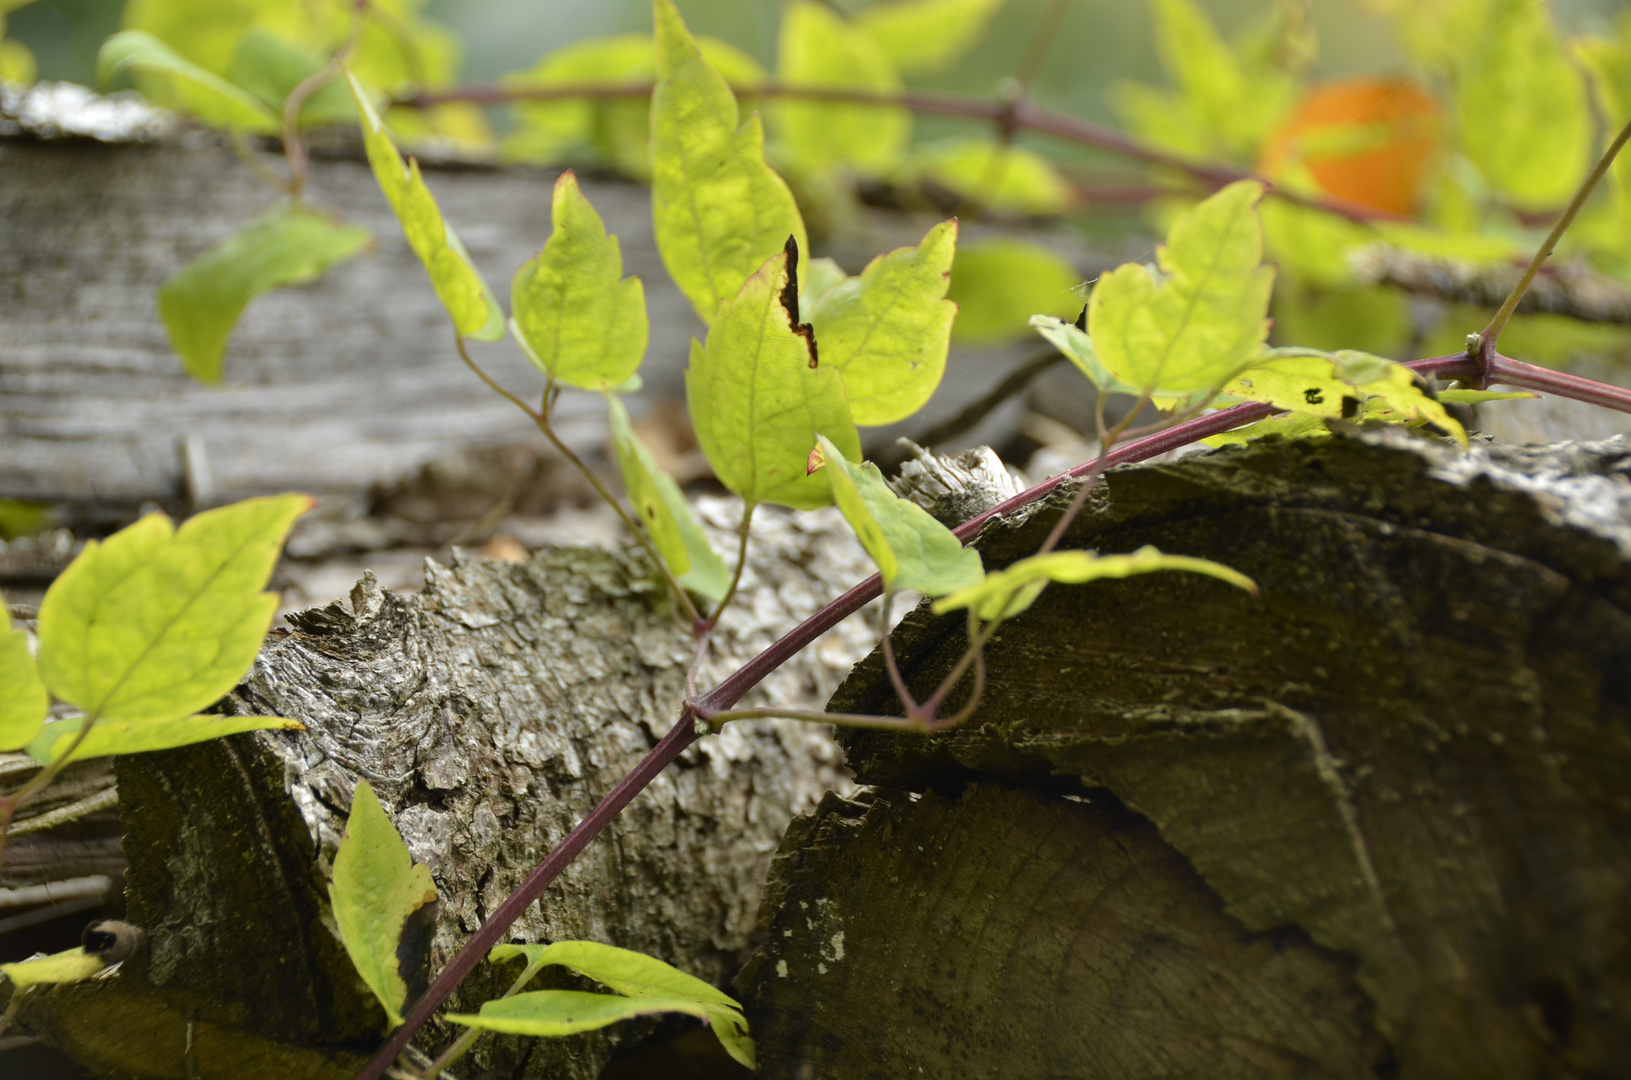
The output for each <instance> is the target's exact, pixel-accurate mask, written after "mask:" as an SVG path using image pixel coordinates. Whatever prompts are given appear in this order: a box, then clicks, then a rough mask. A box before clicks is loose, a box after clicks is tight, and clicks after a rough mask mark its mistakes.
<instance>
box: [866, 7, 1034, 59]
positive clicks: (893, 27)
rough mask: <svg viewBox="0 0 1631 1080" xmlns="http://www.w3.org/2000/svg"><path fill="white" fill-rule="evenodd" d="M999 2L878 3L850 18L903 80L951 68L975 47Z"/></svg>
mask: <svg viewBox="0 0 1631 1080" xmlns="http://www.w3.org/2000/svg"><path fill="white" fill-rule="evenodd" d="M1002 2H1003V0H883V2H882V3H873V4H868V5H867V6H866V7H864V8H862V9H861V10H860V11H858V12H856V14H855V24H856V25H857V26H859V27H860V28H861V29H863V30H865V31H866V32H867V33H869V34H871V35H872V38H873V40H875V41H876V42H877V43H878V44H879V46H881V47H882V48H883V51H884V52H885V53H886V54H888V56H889V58H890V59H891V60H893V61H894V62H895V67H897V68H898V69H900V71H901V72H903V73H905V74H908V75H915V74H918V73H921V72H929V71H940V70H942V69H944V68H947V67H950V66H951V65H952V64H953V63H955V62H956V61H957V60H958V59H959V58H960V57H961V56H962V55H963V54H964V53H966V52H968V50H969V49H971V48H973V47H974V45H975V44H976V43H977V42H979V40H980V35H981V33H983V32H984V30H985V27H986V23H988V22H989V21H990V20H991V16H992V15H994V14H996V12H997V9H998V8H1000V7H1002Z"/></svg>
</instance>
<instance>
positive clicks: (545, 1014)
mask: <svg viewBox="0 0 1631 1080" xmlns="http://www.w3.org/2000/svg"><path fill="white" fill-rule="evenodd" d="M659 1013H689V1014H690V1015H692V1016H695V1017H697V1018H698V1019H700V1020H706V1019H708V1015H709V1013H708V1008H707V1007H706V1006H704V1005H702V1004H700V1003H699V1002H695V1001H685V1000H683V999H680V998H663V997H623V996H622V995H620V994H590V993H585V992H584V991H582V990H533V991H530V992H528V993H525V994H516V995H514V996H513V997H507V998H498V999H497V1000H494V1001H488V1002H485V1003H484V1004H483V1005H482V1007H481V1012H479V1013H449V1014H448V1016H447V1017H446V1019H448V1020H450V1021H452V1022H453V1023H455V1024H463V1025H464V1026H465V1027H471V1028H476V1029H477V1030H480V1031H500V1032H503V1033H504V1034H506V1035H533V1036H556V1037H558V1036H561V1035H575V1034H577V1033H578V1032H580V1031H594V1030H595V1029H596V1028H603V1027H606V1026H607V1025H608V1024H615V1023H617V1022H618V1021H619V1020H632V1019H634V1018H635V1017H636V1016H655V1015H657V1014H659Z"/></svg>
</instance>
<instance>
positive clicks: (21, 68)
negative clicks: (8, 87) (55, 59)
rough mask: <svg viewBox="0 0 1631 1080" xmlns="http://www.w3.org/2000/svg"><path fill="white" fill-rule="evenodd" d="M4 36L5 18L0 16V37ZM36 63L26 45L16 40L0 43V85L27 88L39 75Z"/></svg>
mask: <svg viewBox="0 0 1631 1080" xmlns="http://www.w3.org/2000/svg"><path fill="white" fill-rule="evenodd" d="M4 34H5V16H4V15H0V37H3V36H4ZM39 71H40V67H39V63H38V61H36V60H35V59H34V53H33V51H32V50H30V49H29V47H28V46H27V45H24V44H23V43H22V42H20V41H17V40H16V39H14V38H13V39H9V40H4V41H0V83H16V84H18V85H19V86H27V85H28V84H29V83H32V82H33V81H34V78H35V76H37V75H38V74H39Z"/></svg>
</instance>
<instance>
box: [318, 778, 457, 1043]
mask: <svg viewBox="0 0 1631 1080" xmlns="http://www.w3.org/2000/svg"><path fill="white" fill-rule="evenodd" d="M329 901H330V902H331V903H332V904H333V906H334V922H335V924H336V925H337V926H338V927H339V930H340V940H341V941H343V942H344V943H345V951H346V952H347V953H349V954H350V956H351V963H352V964H353V965H354V966H355V967H356V969H357V974H358V975H361V976H362V981H363V982H365V983H367V984H368V989H370V990H372V991H373V992H374V996H375V997H377V998H378V999H379V1003H380V1005H382V1006H383V1007H384V1009H385V1015H386V1018H387V1021H388V1023H387V1027H388V1028H394V1027H396V1026H397V1025H399V1024H401V1023H402V1006H403V1005H404V1004H405V1003H406V1001H407V999H408V984H407V982H406V980H405V979H404V978H403V972H402V971H401V969H400V967H399V962H398V959H397V947H398V946H399V945H400V944H401V941H402V931H403V929H404V927H406V925H407V922H408V919H409V918H410V917H412V916H413V915H414V913H415V912H418V911H419V910H420V909H421V908H423V907H425V906H426V905H427V904H434V903H435V902H436V885H435V883H434V882H432V881H431V878H430V871H429V870H428V869H427V868H425V867H424V866H421V865H418V864H416V863H415V862H414V861H413V856H412V855H410V854H409V853H408V845H406V844H404V843H403V842H402V837H401V836H399V835H397V831H396V828H395V827H394V826H393V825H392V824H391V819H390V818H388V817H386V816H385V811H384V809H383V808H381V806H380V805H379V799H378V798H376V797H375V795H374V789H373V788H372V787H370V786H369V784H368V782H367V781H366V780H364V781H362V782H361V783H359V784H358V785H357V793H356V795H355V796H353V798H352V800H351V816H350V817H349V818H348V819H347V820H346V823H345V835H344V836H342V837H341V838H340V850H339V852H338V853H336V854H335V856H334V882H333V884H332V885H330V886H329Z"/></svg>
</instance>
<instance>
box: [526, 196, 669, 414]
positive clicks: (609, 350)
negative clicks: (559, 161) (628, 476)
mask: <svg viewBox="0 0 1631 1080" xmlns="http://www.w3.org/2000/svg"><path fill="white" fill-rule="evenodd" d="M552 214H553V217H552V221H553V224H554V230H553V231H552V232H551V233H550V237H549V240H548V241H547V242H545V244H544V249H543V251H541V252H540V253H539V254H538V257H537V258H534V259H530V260H528V261H527V262H526V263H524V264H523V265H522V267H521V269H520V270H518V271H516V274H515V281H514V283H513V285H512V286H511V290H510V303H511V306H512V308H513V309H514V311H515V316H514V318H515V335H516V338H517V340H519V341H520V342H521V346H522V348H523V349H524V350H525V351H526V354H527V355H528V356H529V357H530V358H531V359H532V362H533V363H534V364H537V365H538V367H539V368H540V369H541V370H542V371H543V372H544V373H545V374H547V375H549V376H551V377H552V378H556V379H559V380H561V381H562V382H564V383H567V384H569V385H571V386H576V387H580V388H582V389H584V390H607V389H610V388H611V387H614V386H616V385H618V384H619V383H622V382H625V381H626V380H627V379H628V378H629V377H630V376H632V375H633V374H634V373H635V371H636V369H638V368H639V366H640V361H641V359H642V358H643V357H644V356H645V353H646V335H647V333H648V327H647V323H646V297H645V291H644V289H643V288H642V286H641V284H640V279H639V278H637V277H629V278H625V277H622V274H623V256H622V254H621V252H620V251H619V250H618V245H617V237H615V236H607V235H606V226H605V225H604V224H602V223H601V220H600V215H599V214H597V213H595V208H594V207H593V206H591V205H589V200H588V199H586V198H584V196H583V192H582V191H581V190H579V188H578V180H577V177H576V176H575V175H573V173H572V171H571V170H570V169H569V170H567V171H566V172H564V173H562V174H561V175H560V177H559V178H558V179H557V180H556V181H555V196H554V203H553V211H552ZM620 278H621V280H619V279H620Z"/></svg>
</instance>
